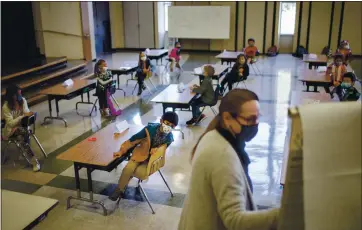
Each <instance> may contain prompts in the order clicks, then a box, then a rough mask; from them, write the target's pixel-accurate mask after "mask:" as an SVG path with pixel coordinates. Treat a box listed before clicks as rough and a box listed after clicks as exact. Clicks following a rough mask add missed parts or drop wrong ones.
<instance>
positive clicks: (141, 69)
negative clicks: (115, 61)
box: [137, 58, 151, 74]
mask: <svg viewBox="0 0 362 230" xmlns="http://www.w3.org/2000/svg"><path fill="white" fill-rule="evenodd" d="M145 62H146V66H143V65H144V62H143V61H141V60H139V61H138V68H137V73H138V74H140V73H143V69H149V68H150V67H151V60H150V59H148V58H147V59H146V61H145Z"/></svg>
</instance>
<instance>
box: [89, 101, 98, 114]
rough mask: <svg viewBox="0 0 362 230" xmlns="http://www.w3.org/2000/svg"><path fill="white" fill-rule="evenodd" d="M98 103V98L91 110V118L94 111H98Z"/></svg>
mask: <svg viewBox="0 0 362 230" xmlns="http://www.w3.org/2000/svg"><path fill="white" fill-rule="evenodd" d="M97 102H98V98H97V99H96V101H95V102H94V104H93V107H92V110H91V112H90V114H89V116H91V115H92V113H93V110H96V111H97Z"/></svg>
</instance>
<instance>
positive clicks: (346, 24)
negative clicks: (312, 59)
mask: <svg viewBox="0 0 362 230" xmlns="http://www.w3.org/2000/svg"><path fill="white" fill-rule="evenodd" d="M299 5H300V4H298V5H297V12H298V11H299ZM309 5H310V2H304V3H303V12H302V25H301V33H300V45H302V46H304V47H306V46H307V42H306V40H307V28H308V16H309ZM341 9H342V2H335V6H334V14H333V23H332V31H331V49H332V50H333V52H334V51H335V50H336V48H337V45H338V44H337V43H338V33H339V30H340V17H341ZM331 13H332V2H313V3H312V12H311V20H310V32H309V49H308V51H309V52H310V53H320V52H321V51H322V49H323V47H324V46H327V45H328V39H329V32H330V29H329V28H330V23H331V21H330V20H331ZM361 13H362V2H345V7H344V17H343V25H342V33H341V40H348V41H349V42H350V44H351V48H352V52H353V54H355V55H362V45H361V40H362V32H361V28H362V14H361ZM297 20H298V17H297ZM297 23H298V22H297ZM296 27H298V24H297V26H296ZM296 35H297V28H296ZM296 39H297V37H295V38H294V48H296Z"/></svg>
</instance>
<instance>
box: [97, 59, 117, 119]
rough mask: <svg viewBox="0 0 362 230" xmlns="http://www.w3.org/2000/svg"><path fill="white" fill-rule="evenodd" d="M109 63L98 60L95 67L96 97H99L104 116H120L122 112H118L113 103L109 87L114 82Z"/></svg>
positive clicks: (100, 108)
mask: <svg viewBox="0 0 362 230" xmlns="http://www.w3.org/2000/svg"><path fill="white" fill-rule="evenodd" d="M107 69H108V68H107V62H106V61H105V60H103V59H100V60H98V62H97V63H96V64H95V66H94V75H95V77H96V79H97V88H96V95H97V96H98V102H99V110H100V112H101V115H102V116H109V115H113V116H118V115H120V114H121V113H122V110H116V109H115V108H114V106H113V103H112V101H111V94H110V92H109V87H110V85H111V83H112V81H113V78H112V74H111V72H109V71H108V70H107Z"/></svg>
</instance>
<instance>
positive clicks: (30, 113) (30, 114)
mask: <svg viewBox="0 0 362 230" xmlns="http://www.w3.org/2000/svg"><path fill="white" fill-rule="evenodd" d="M33 114H34V112H29V113H24V116H26V117H30V116H32V115H33Z"/></svg>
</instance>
